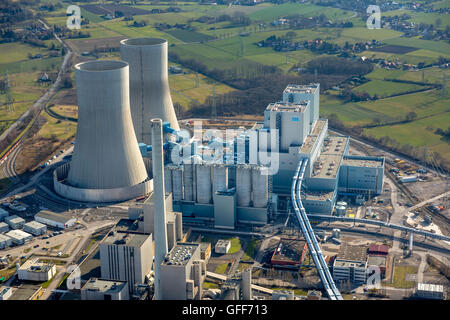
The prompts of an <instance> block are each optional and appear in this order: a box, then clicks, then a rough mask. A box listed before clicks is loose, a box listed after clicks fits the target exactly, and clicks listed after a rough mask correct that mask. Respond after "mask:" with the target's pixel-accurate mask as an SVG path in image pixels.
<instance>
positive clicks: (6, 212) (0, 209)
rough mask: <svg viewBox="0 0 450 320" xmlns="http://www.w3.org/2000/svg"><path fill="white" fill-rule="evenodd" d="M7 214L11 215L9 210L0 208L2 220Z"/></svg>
mask: <svg viewBox="0 0 450 320" xmlns="http://www.w3.org/2000/svg"><path fill="white" fill-rule="evenodd" d="M7 216H9V212H8V211H6V210H5V209H3V208H0V221H3V220H4V219H5V218H6V217H7Z"/></svg>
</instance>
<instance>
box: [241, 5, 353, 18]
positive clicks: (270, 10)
mask: <svg viewBox="0 0 450 320" xmlns="http://www.w3.org/2000/svg"><path fill="white" fill-rule="evenodd" d="M322 13H323V14H325V15H326V16H327V17H328V18H330V19H344V18H349V17H351V16H352V15H353V13H352V12H350V11H344V10H340V9H336V8H329V7H327V8H324V7H321V6H316V5H312V4H299V3H285V4H280V5H274V6H270V7H267V8H264V9H262V10H258V11H256V12H253V13H250V14H249V17H250V18H251V19H252V20H256V21H265V22H271V21H273V20H275V19H277V18H280V17H283V16H288V15H293V14H300V15H305V16H307V17H311V16H316V15H320V14H322Z"/></svg>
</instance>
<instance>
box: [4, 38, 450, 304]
mask: <svg viewBox="0 0 450 320" xmlns="http://www.w3.org/2000/svg"><path fill="white" fill-rule="evenodd" d="M120 55H121V60H95V61H87V62H82V63H78V64H76V65H75V67H74V69H75V82H76V91H77V100H78V122H77V131H76V138H75V141H74V148H73V152H71V158H69V160H67V161H62V162H61V163H58V164H57V165H55V166H54V170H53V171H49V172H50V173H49V176H50V179H49V181H51V184H52V186H47V187H45V186H44V188H45V190H46V192H47V193H48V195H49V196H52V197H54V198H55V199H59V200H60V201H61V202H62V203H63V204H64V205H65V202H66V201H67V206H68V207H69V206H70V203H72V205H73V208H75V209H73V210H67V211H68V212H67V213H65V212H64V211H65V210H60V211H62V212H56V210H53V211H52V210H49V209H47V208H46V207H45V203H42V205H40V206H38V210H37V213H35V214H33V215H32V216H33V219H32V220H31V221H30V219H29V217H30V216H26V217H25V219H24V218H23V217H24V216H23V215H22V217H20V216H18V215H16V214H9V211H6V210H3V209H1V210H0V250H6V249H8V250H15V247H19V246H24V245H25V244H26V243H28V242H30V241H35V240H36V241H41V240H42V241H41V242H39V244H36V245H34V243H35V242H33V245H34V247H33V248H31V247H30V249H29V250H28V251H27V252H29V251H32V254H34V255H33V256H32V258H29V259H28V260H26V258H27V257H26V256H25V255H24V256H23V261H21V260H19V262H18V265H17V275H18V277H17V279H16V280H14V281H25V282H26V283H28V282H31V283H33V284H35V283H37V282H48V281H51V280H52V279H53V278H55V279H56V278H57V279H58V280H62V278H58V272H57V268H59V269H58V270H62V271H63V272H62V273H61V274H60V275H59V276H60V277H62V275H63V274H65V275H66V276H65V278H64V279H65V280H66V282H65V283H64V285H63V286H61V284H60V285H59V287H56V286H55V287H54V288H52V290H53V291H52V290H49V291H48V296H49V297H50V296H51V297H53V298H54V299H62V300H63V299H69V300H70V299H75V298H73V297H76V299H80V300H130V299H134V300H201V299H206V300H219V299H222V300H253V299H261V300H262V299H272V300H320V299H331V300H343V299H344V297H343V295H344V294H343V292H351V293H355V294H356V290H360V291H361V292H362V293H359V294H361V295H364V294H365V293H364V292H366V294H367V296H369V294H371V295H372V296H376V295H379V296H380V297H381V296H382V295H383V297H387V294H385V293H380V292H381V291H379V290H378V289H376V290H375V289H373V288H372V287H369V284H368V279H369V278H371V276H372V275H373V273H374V272H379V273H380V279H383V280H384V279H387V278H388V279H390V281H391V282H392V283H396V282H395V281H396V278H395V277H396V274H395V272H394V271H393V270H394V268H395V267H396V266H395V264H396V263H397V264H398V263H400V262H398V261H397V262H396V260H395V258H394V256H395V253H399V252H403V251H402V250H409V251H408V252H409V254H410V255H411V252H412V243H413V235H414V237H416V239H417V237H419V236H421V237H425V239H424V240H423V242H426V241H427V239H426V238H427V237H428V239H433V240H432V241H442V242H445V241H449V240H450V238H448V237H446V236H445V235H442V234H437V233H435V232H434V233H433V232H432V231H429V230H425V231H424V230H419V229H416V228H415V227H406V226H403V225H401V222H400V219H398V220H392V219H391V220H389V219H390V218H391V216H389V215H385V216H383V218H382V219H380V218H377V216H376V212H377V211H376V210H378V209H377V207H376V205H377V204H379V203H380V202H379V201H380V199H384V198H383V194H385V193H386V188H387V187H386V186H389V188H391V189H389V190H390V192H392V194H393V192H394V190H393V188H392V187H390V181H387V180H386V175H385V165H386V159H385V157H383V156H366V155H364V154H362V153H355V152H351V150H350V137H347V136H343V135H339V134H337V133H335V132H330V130H329V128H328V120H327V119H326V118H320V117H319V110H320V84H319V83H310V84H301V85H300V84H290V85H288V86H287V87H286V88H285V89H284V91H283V92H280V100H279V101H274V102H273V103H270V104H269V105H267V106H261V107H262V108H264V107H265V110H264V112H263V116H264V118H263V121H255V122H253V123H252V124H251V126H248V127H239V128H238V129H236V130H228V129H226V130H219V129H215V130H208V129H206V128H205V129H203V128H202V127H201V123H200V125H199V123H198V122H201V121H200V120H199V119H194V120H195V121H193V123H194V125H193V126H190V127H189V126H187V125H186V122H182V121H180V122H179V121H178V120H177V117H176V114H175V110H174V107H173V103H172V98H171V95H170V88H169V82H168V44H167V41H166V40H164V39H157V38H132V39H125V40H122V41H120ZM261 116H262V115H261ZM261 119H262V118H261ZM52 187H53V188H52ZM41 188H42V187H41ZM377 199H378V200H377ZM392 199H394V198H392ZM381 201H384V200H381ZM366 203H370V204H372V205H373V207H374V208H375V209H374V213H373V214H372V211H371V210H372V209H370V210H369V209H368V208H366V207H365V205H364V204H366ZM392 206H397V203H394V202H391V209H392ZM371 208H372V207H371ZM352 210H354V211H352ZM115 211H117V212H120V213H117V215H114V214H113V213H114V212H115ZM379 211H380V212H381V210H379ZM2 212H3V213H2ZM5 212H6V214H5ZM90 212H94V213H90ZM100 213H101V214H103V216H102V218H101V219H100V218H98V217H100ZM350 214H351V215H350ZM379 214H380V213H379ZM373 216H375V218H373V219H372V217H373ZM27 217H28V218H27ZM396 219H397V216H396ZM110 220H113V221H110ZM3 221H4V222H3ZM326 223H328V224H326ZM356 223H358V224H359V225H358V227H359V226H362V225H364V226H367V225H371V226H374V227H373V228H374V230H372V229H370V230H369V229H368V228H366V227H364V228H366V229H364V231H361V232H360V233H361V234H363V235H358V234H357V235H356V236H355V235H354V234H351V231H348V229H351V228H353V227H356V226H355V225H356ZM352 224H353V225H352ZM382 228H386V229H388V231H392V232H393V233H392V234H388V235H387V236H386V235H384V234H382V233H381V232H380V230H381V229H382ZM56 230H57V231H56ZM361 230H362V229H361ZM330 231H331V232H330ZM364 232H366V233H364ZM49 234H51V235H49ZM327 234H330V235H329V236H327ZM349 234H350V235H349ZM380 235H382V236H383V239H382V240H380V239H378V238H377V236H380ZM366 236H367V237H366ZM50 237H60V238H61V239H64V240H61V243H53V242H50V240H47V239H48V238H50ZM403 237H409V238H408V239H409V241H410V242H409V245H408V246H406V245H405V247H404V248H403V247H400V245H399V242H400V240H403ZM386 238H387V239H390V240H389V241H392V244H391V245H389V246H388V245H387V240H386ZM392 239H393V240H392ZM399 239H400V240H399ZM52 241H53V240H52ZM40 244H41V245H42V246H45V247H44V248H42V250H43V251H45V252H44V253H43V252H42V251H39V250H41V249H38V248H39V245H40ZM430 246H432V247H433V248H435V247H438V245H437V244H436V243H434V242H433V243H432V244H431V245H430ZM212 248H213V250H212ZM406 248H407V249H406ZM442 250H446V249H442ZM442 250H441V251H442ZM14 254H16V255H22V254H23V253H22V251H21V252H20V253H19V251H17V252H15V251H14ZM47 255H49V256H50V258H49V257H48V256H47ZM0 256H1V254H0ZM75 257H76V258H77V259H75ZM20 259H22V258H20ZM422 259H424V258H423V257H422ZM8 262H9V260H8V259H6V264H7V263H8ZM75 262H77V263H76V266H77V268H72V269H69V268H68V267H67V266H68V265H69V263H74V264H75ZM60 265H64V269H62V268H61V267H60ZM436 265H437V263H436ZM374 270H375V271H374ZM71 281H72V282H73V283H72V282H71ZM77 281H78V282H77ZM380 281H381V280H380ZM60 282H61V283H63V282H62V281H60ZM294 282H295V283H296V284H297V285H298V287H296V286H294V285H292V283H294ZM10 283H13V281H12V280H11V281H10ZM28 284H29V283H28ZM347 287H349V288H350V289H348V288H347ZM368 287H369V288H368ZM299 288H301V289H299ZM357 288H359V289H357ZM367 288H368V289H367ZM19 289H20V288H19ZM19 289H15V290H16V291H17V292H19V293H20V291H18V290H19ZM352 290H353V291H352ZM411 290H412V289H411ZM0 293H1V294H0V298H1V299H13V298H14V294H13V295H12V296H11V293H12V292H10V290H9V289H2V290H0ZM19 293H15V294H16V295H19ZM414 293H415V297H422V298H423V299H426V298H429V299H443V298H444V296H445V294H444V289H443V287H442V286H432V285H427V284H426V283H419V284H418V287H417V288H416V289H415V291H414ZM23 294H25V293H23ZM41 295H42V287H40V288H39V289H38V290H35V293H33V294H31V295H29V294H27V297H28V298H29V299H31V297H33V299H34V298H36V297H39V296H41ZM411 296H412V294H411Z"/></svg>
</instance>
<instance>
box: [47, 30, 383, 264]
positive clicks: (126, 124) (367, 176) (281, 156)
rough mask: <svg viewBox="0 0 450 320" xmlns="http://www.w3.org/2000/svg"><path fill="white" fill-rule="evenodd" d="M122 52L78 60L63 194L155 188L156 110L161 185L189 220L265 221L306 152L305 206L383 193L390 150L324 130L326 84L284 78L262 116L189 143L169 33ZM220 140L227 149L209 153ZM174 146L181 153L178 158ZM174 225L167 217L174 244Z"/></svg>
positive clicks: (94, 198)
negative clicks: (353, 144) (176, 96)
mask: <svg viewBox="0 0 450 320" xmlns="http://www.w3.org/2000/svg"><path fill="white" fill-rule="evenodd" d="M120 51H121V56H122V59H123V61H116V60H114V61H107V60H99V61H89V62H84V63H80V64H77V65H76V66H75V76H76V77H75V78H76V87H77V97H78V104H79V120H78V127H77V136H76V142H75V147H74V152H73V156H72V160H71V162H70V163H65V164H63V165H62V166H60V167H59V168H57V169H56V170H55V171H54V180H53V182H54V189H55V191H56V192H57V193H58V194H59V195H61V196H64V197H66V198H69V199H73V200H77V201H82V202H119V201H125V200H129V199H132V198H136V197H139V196H142V195H148V194H150V193H152V191H153V187H154V185H153V182H154V178H155V177H154V176H153V169H154V168H153V162H152V157H150V156H149V154H150V153H151V154H152V156H153V150H154V147H155V146H154V145H153V144H154V141H153V139H152V136H153V134H152V126H153V124H152V121H153V120H152V119H161V120H162V122H161V124H160V127H162V133H161V136H162V137H163V139H164V140H163V141H162V145H163V154H164V158H163V163H164V169H163V174H162V175H161V176H163V177H164V189H165V190H164V191H165V192H166V193H171V194H172V203H173V210H174V211H178V212H182V214H183V219H184V220H185V221H186V222H193V223H200V224H204V225H208V226H212V227H215V228H224V229H234V228H235V227H236V226H238V225H249V224H250V225H265V224H266V223H267V222H268V221H269V220H270V219H271V215H273V214H276V212H277V210H278V209H279V208H286V207H288V202H289V200H288V199H289V198H290V189H291V185H292V177H293V174H294V172H295V170H296V168H297V166H298V163H299V161H300V160H301V159H308V160H309V161H308V165H307V167H306V171H305V177H304V181H303V183H302V190H301V194H302V203H303V205H304V207H305V209H306V211H307V212H308V213H320V214H332V212H333V210H334V207H335V202H336V199H337V198H338V197H339V196H354V197H365V196H369V197H370V196H372V195H374V196H375V195H377V194H379V193H381V191H382V186H383V177H384V158H376V157H361V156H358V157H355V156H351V155H349V151H348V148H349V138H348V137H345V136H339V135H331V134H328V121H327V119H321V118H319V111H320V100H319V98H320V84H318V83H311V84H307V85H296V84H290V85H288V86H287V87H286V89H285V90H284V91H283V93H282V96H281V101H277V102H273V103H270V104H269V105H268V106H267V107H266V109H265V111H264V121H263V122H261V123H257V124H256V125H255V126H254V127H253V128H252V129H250V130H241V131H240V133H238V134H236V135H235V136H234V137H233V138H231V139H229V138H228V137H227V140H224V139H222V138H220V139H219V138H214V139H211V140H210V141H208V143H205V142H204V141H201V140H200V138H199V137H198V136H195V137H192V138H190V139H188V141H187V142H186V141H184V139H181V138H182V134H181V132H180V128H179V125H178V122H177V118H176V115H175V111H174V108H173V103H172V99H171V96H170V89H169V83H168V72H167V70H168V66H167V55H168V46H167V41H166V40H164V39H157V38H134V39H126V40H122V41H121V43H120ZM202 135H203V133H202V134H201V136H202ZM174 138H176V139H174ZM218 144H221V145H223V147H224V150H225V154H223V155H221V156H220V157H219V158H217V159H216V158H214V157H213V158H214V160H213V161H211V159H210V158H211V157H212V156H213V155H214V154H215V153H214V146H215V145H218ZM175 148H178V150H180V152H179V154H180V156H181V158H182V161H181V162H180V161H178V160H177V159H175V158H176V157H175V158H172V157H173V155H174V154H175V153H174V152H172V151H174V149H175ZM283 210H284V209H283ZM156 216H158V215H156ZM169 220H170V219H169ZM147 222H148V221H147ZM177 224H178V222H177V220H176V219H172V220H171V221H169V222H168V226H169V229H170V230H168V231H166V232H167V235H168V236H169V239H172V240H170V241H171V244H172V245H174V244H175V243H176V241H177V240H178V238H179V237H178V236H173V234H174V233H173V230H175V234H176V225H177ZM147 227H148V226H147ZM175 238H176V240H175ZM158 259H159V258H158Z"/></svg>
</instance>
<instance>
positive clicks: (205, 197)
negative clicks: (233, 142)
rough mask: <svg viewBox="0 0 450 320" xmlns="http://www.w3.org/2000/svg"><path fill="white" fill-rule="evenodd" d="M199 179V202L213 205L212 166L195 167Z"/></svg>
mask: <svg viewBox="0 0 450 320" xmlns="http://www.w3.org/2000/svg"><path fill="white" fill-rule="evenodd" d="M195 171H196V177H197V202H198V203H211V166H210V165H208V164H197V165H195Z"/></svg>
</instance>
